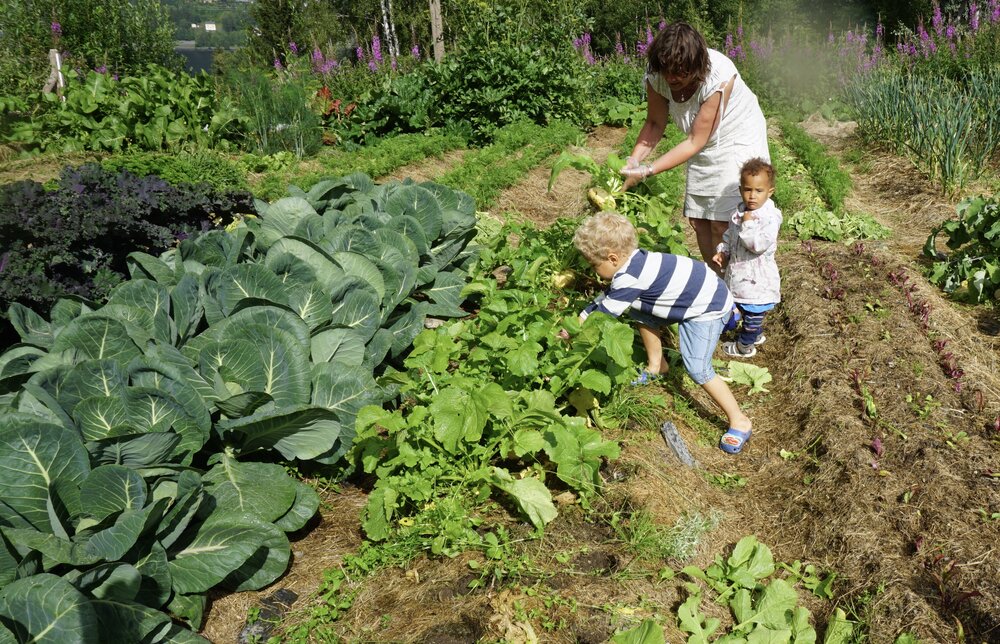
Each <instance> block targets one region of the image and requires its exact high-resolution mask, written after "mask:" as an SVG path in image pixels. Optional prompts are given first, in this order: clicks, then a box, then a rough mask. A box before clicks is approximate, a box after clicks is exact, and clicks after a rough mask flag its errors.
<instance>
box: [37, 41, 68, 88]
mask: <svg viewBox="0 0 1000 644" xmlns="http://www.w3.org/2000/svg"><path fill="white" fill-rule="evenodd" d="M49 67H51V68H52V71H50V72H49V78H48V80H47V81H45V87H43V88H42V91H43V92H45V93H46V94H47V93H49V92H51V91H52V90H53V89H54V90H55V91H56V93H57V94H58V95H59V97H60V98H63V88H64V87H66V80H65V79H64V78H63V75H62V57H61V56H60V55H59V50H58V49H50V50H49ZM63 100H66V99H65V98H63Z"/></svg>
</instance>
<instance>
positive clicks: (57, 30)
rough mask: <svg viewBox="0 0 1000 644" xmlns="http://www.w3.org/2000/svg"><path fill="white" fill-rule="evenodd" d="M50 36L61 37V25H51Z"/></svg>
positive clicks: (55, 23) (56, 23)
mask: <svg viewBox="0 0 1000 644" xmlns="http://www.w3.org/2000/svg"><path fill="white" fill-rule="evenodd" d="M52 35H53V36H61V35H62V25H60V24H59V23H58V22H53V23H52Z"/></svg>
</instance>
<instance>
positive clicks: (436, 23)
mask: <svg viewBox="0 0 1000 644" xmlns="http://www.w3.org/2000/svg"><path fill="white" fill-rule="evenodd" d="M430 1H431V38H432V40H433V41H434V60H435V61H437V62H439V63H440V62H441V61H442V60H444V27H443V26H442V24H441V0H430Z"/></svg>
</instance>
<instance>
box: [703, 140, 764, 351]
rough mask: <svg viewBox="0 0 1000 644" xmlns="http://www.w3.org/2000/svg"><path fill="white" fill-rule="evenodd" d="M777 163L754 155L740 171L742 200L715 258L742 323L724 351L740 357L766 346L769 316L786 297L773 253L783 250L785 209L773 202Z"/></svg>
mask: <svg viewBox="0 0 1000 644" xmlns="http://www.w3.org/2000/svg"><path fill="white" fill-rule="evenodd" d="M773 194H774V167H773V166H771V164H770V163H768V162H767V161H764V160H763V159H750V160H749V161H747V162H746V163H744V164H743V167H742V168H741V169H740V197H741V198H742V200H743V203H741V204H740V205H739V207H738V208H737V209H736V212H734V213H733V214H732V217H731V218H730V220H729V228H727V229H726V232H725V233H724V234H723V235H722V243H721V244H719V246H718V248H716V253H715V255H713V256H712V262H713V263H714V264H715V265H716V266H719V267H720V268H721V267H725V269H726V284H728V285H729V290H730V291H732V294H733V300H735V302H736V307H737V309H739V312H740V313H741V314H742V318H743V323H742V325H741V326H740V331H739V335H738V336H737V339H736V341H735V342H724V343H723V344H722V350H723V351H724V352H725V354H726V355H728V356H732V357H735V358H752V357H753V356H755V355H756V354H757V347H758V346H759V345H761V344H764V341H765V340H766V339H767V338H766V337H765V336H764V316H765V315H766V314H767V312H768V311H770V310H771V309H773V308H774V306H775V305H776V304H777V303H778V302H780V301H781V277H780V276H779V275H778V264H777V263H776V262H775V261H774V253H775V251H776V250H777V248H778V229H779V228H781V211H780V210H778V207H777V206H775V205H774V202H773V201H771V195H773Z"/></svg>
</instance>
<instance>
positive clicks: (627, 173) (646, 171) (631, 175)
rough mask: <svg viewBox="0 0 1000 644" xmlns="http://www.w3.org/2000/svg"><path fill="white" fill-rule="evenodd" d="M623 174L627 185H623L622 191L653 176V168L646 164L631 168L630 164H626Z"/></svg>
mask: <svg viewBox="0 0 1000 644" xmlns="http://www.w3.org/2000/svg"><path fill="white" fill-rule="evenodd" d="M621 174H622V176H623V177H625V183H624V184H623V185H622V190H628V189H629V188H631V187H632V186H634V185H636V184H637V183H639V182H640V181H642V180H643V179H645V178H646V177H648V176H650V175H652V174H653V166H651V165H649V164H644V165H636V166H635V167H631V168H630V167H629V166H628V164H626V165H625V167H624V168H622V170H621Z"/></svg>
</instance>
